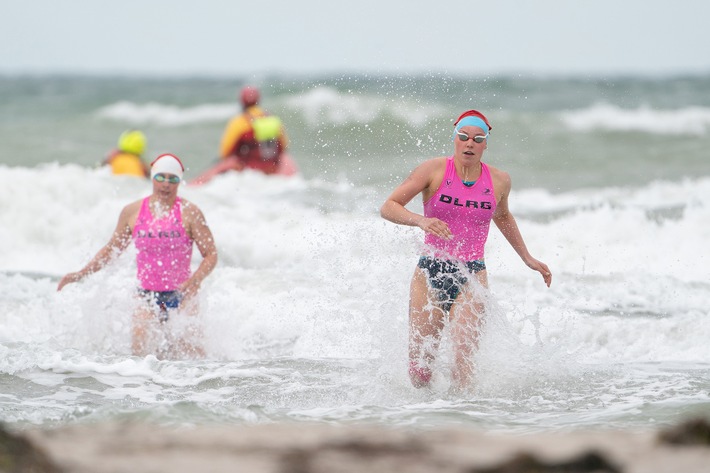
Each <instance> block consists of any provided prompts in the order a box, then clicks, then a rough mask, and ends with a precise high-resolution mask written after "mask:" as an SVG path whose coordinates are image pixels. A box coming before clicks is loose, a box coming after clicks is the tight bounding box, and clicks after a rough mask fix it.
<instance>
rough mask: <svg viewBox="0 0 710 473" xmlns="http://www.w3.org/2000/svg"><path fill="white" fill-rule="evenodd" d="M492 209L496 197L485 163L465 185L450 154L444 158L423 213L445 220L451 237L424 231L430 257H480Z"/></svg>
mask: <svg viewBox="0 0 710 473" xmlns="http://www.w3.org/2000/svg"><path fill="white" fill-rule="evenodd" d="M495 210H496V197H495V192H493V181H492V179H491V173H490V170H489V169H488V166H487V165H486V164H484V163H481V176H480V177H479V178H478V180H477V181H476V183H475V184H474V185H472V186H470V187H469V186H466V185H464V183H463V181H462V180H461V178H460V177H459V176H458V174H457V173H456V166H455V165H454V157H453V156H451V157H449V158H447V160H446V172H445V174H444V179H443V180H442V181H441V185H440V186H439V189H437V191H436V193H435V194H434V195H433V196H432V197H431V198H430V199H429V200H427V201H426V202H424V216H425V217H430V218H432V217H433V218H438V219H439V220H441V221H443V222H446V223H447V224H448V226H449V229H450V230H451V233H452V235H453V237H452V238H451V239H450V240H445V239H443V238H439V237H437V236H434V235H432V234H429V233H427V234H426V236H425V237H424V243H426V245H427V246H429V247H430V248H431V249H432V250H433V254H432V255H431V256H433V257H435V258H441V259H457V260H459V261H463V262H469V261H475V260H482V259H483V253H484V247H485V244H486V240H487V239H488V230H489V228H490V224H491V219H492V218H493V212H495Z"/></svg>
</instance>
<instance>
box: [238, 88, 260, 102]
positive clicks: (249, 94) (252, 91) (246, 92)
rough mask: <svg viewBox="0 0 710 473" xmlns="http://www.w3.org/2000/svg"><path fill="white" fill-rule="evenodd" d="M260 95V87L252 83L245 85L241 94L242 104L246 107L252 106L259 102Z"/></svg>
mask: <svg viewBox="0 0 710 473" xmlns="http://www.w3.org/2000/svg"><path fill="white" fill-rule="evenodd" d="M259 95H260V94H259V89H257V88H256V87H252V86H250V85H247V86H246V87H244V88H243V89H242V92H241V94H239V96H240V98H241V100H242V105H244V106H245V107H251V106H252V105H256V104H258V103H259V98H260V97H259Z"/></svg>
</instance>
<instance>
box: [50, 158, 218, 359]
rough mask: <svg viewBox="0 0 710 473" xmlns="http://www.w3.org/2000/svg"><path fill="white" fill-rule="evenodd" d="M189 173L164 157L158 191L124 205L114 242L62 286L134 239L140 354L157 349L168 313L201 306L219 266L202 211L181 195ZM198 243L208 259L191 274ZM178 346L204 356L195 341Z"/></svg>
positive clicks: (156, 178)
mask: <svg viewBox="0 0 710 473" xmlns="http://www.w3.org/2000/svg"><path fill="white" fill-rule="evenodd" d="M183 171H184V167H183V165H182V163H181V162H180V160H179V159H178V158H177V157H176V156H174V155H171V154H164V155H161V156H158V158H156V159H155V161H153V163H152V164H151V180H152V182H153V193H152V194H151V195H150V196H149V197H146V198H145V199H141V200H138V201H136V202H133V203H131V204H129V205H127V206H126V207H124V209H123V210H122V211H121V215H120V216H119V219H118V224H117V226H116V230H115V231H114V233H113V235H112V237H111V239H110V240H109V242H108V243H107V244H106V245H105V246H104V247H103V248H102V249H101V250H99V252H98V253H97V254H96V256H94V258H93V259H92V260H91V261H90V262H89V263H88V264H87V265H86V266H85V267H84V268H83V269H82V270H81V271H78V272H75V273H69V274H67V275H66V276H64V277H63V278H62V279H61V281H60V282H59V285H58V287H57V290H61V289H62V288H63V287H64V286H66V285H67V284H69V283H73V282H77V281H80V280H81V279H83V278H84V277H86V276H88V275H90V274H92V273H95V272H96V271H99V270H100V269H101V268H103V267H104V266H106V265H107V264H108V263H109V262H111V261H112V260H113V259H114V258H115V257H116V256H117V255H118V254H120V253H121V252H122V251H124V250H125V249H126V248H127V247H128V245H129V244H130V242H131V241H134V242H135V245H136V249H137V254H136V263H137V264H136V265H137V268H138V271H137V276H138V281H139V284H140V287H139V294H140V295H141V298H142V299H143V300H145V301H146V302H147V303H141V304H139V306H138V307H137V308H136V311H135V312H134V314H133V328H132V348H133V353H134V354H135V355H139V356H145V355H147V354H149V353H151V352H154V351H155V350H154V347H152V346H151V342H152V338H153V335H154V332H155V330H154V328H155V326H154V325H155V323H156V322H157V321H158V320H160V321H162V322H165V321H167V318H168V313H169V311H168V309H178V307H181V305H183V304H182V302H183V300H184V301H185V302H186V305H190V306H191V307H195V303H196V300H195V296H196V295H197V293H198V291H199V289H200V285H201V284H202V281H203V280H204V278H205V277H207V275H209V274H210V273H211V272H212V270H213V269H214V267H215V266H216V264H217V249H216V247H215V244H214V238H213V237H212V232H211V231H210V229H209V227H208V226H207V223H206V221H205V218H204V215H203V214H202V211H201V210H200V209H199V208H197V206H195V205H194V204H192V203H191V202H188V201H187V200H185V199H181V198H180V197H178V196H177V191H178V187H179V184H180V183H181V182H182V180H183ZM193 243H194V244H195V245H196V246H197V248H198V250H199V251H200V254H201V255H202V261H201V262H200V265H199V266H198V268H197V270H196V271H195V272H194V273H192V274H190V261H191V258H192V246H193ZM190 301H192V302H193V303H192V304H187V302H190ZM186 312H189V311H186ZM188 315H189V314H188ZM176 345H177V346H176V347H175V350H174V351H175V352H177V353H178V356H189V357H194V356H202V355H204V351H203V350H202V348H201V347H200V346H199V345H198V344H196V343H195V342H194V341H188V340H187V339H181V340H178V341H177V343H176Z"/></svg>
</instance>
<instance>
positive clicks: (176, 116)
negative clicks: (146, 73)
mask: <svg viewBox="0 0 710 473" xmlns="http://www.w3.org/2000/svg"><path fill="white" fill-rule="evenodd" d="M237 111H238V109H237V106H236V105H235V104H203V105H197V106H194V107H178V106H175V105H165V104H160V103H156V102H148V103H145V104H137V103H134V102H128V101H123V100H122V101H120V102H116V103H113V104H111V105H107V106H105V107H102V108H100V109H99V110H98V111H96V116H97V117H99V118H103V119H108V120H114V121H121V122H125V123H130V124H132V125H145V124H153V123H155V124H158V125H163V126H182V125H188V124H192V123H208V122H224V121H225V120H227V119H229V118H230V117H232V116H233V115H234V114H235V113H237Z"/></svg>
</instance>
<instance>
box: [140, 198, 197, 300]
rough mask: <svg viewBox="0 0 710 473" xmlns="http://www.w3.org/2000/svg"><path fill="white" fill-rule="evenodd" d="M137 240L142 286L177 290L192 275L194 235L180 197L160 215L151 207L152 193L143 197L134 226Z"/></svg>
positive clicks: (154, 289)
mask: <svg viewBox="0 0 710 473" xmlns="http://www.w3.org/2000/svg"><path fill="white" fill-rule="evenodd" d="M133 241H134V243H135V245H136V249H137V250H138V254H137V256H136V263H137V266H138V280H139V281H140V285H141V288H142V289H145V290H149V291H157V292H166V291H175V290H176V289H178V287H180V284H182V283H183V282H185V281H187V280H188V279H189V277H190V261H191V259H192V239H190V237H189V236H188V235H187V232H186V231H185V226H184V225H183V223H182V205H181V200H180V197H177V198H176V199H175V204H174V205H173V208H172V209H170V211H169V212H167V213H166V215H165V216H164V217H162V218H160V219H156V218H155V217H154V216H153V214H152V212H151V211H150V197H146V198H145V199H143V203H142V204H141V209H140V212H139V213H138V218H137V219H136V225H135V227H134V228H133Z"/></svg>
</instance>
